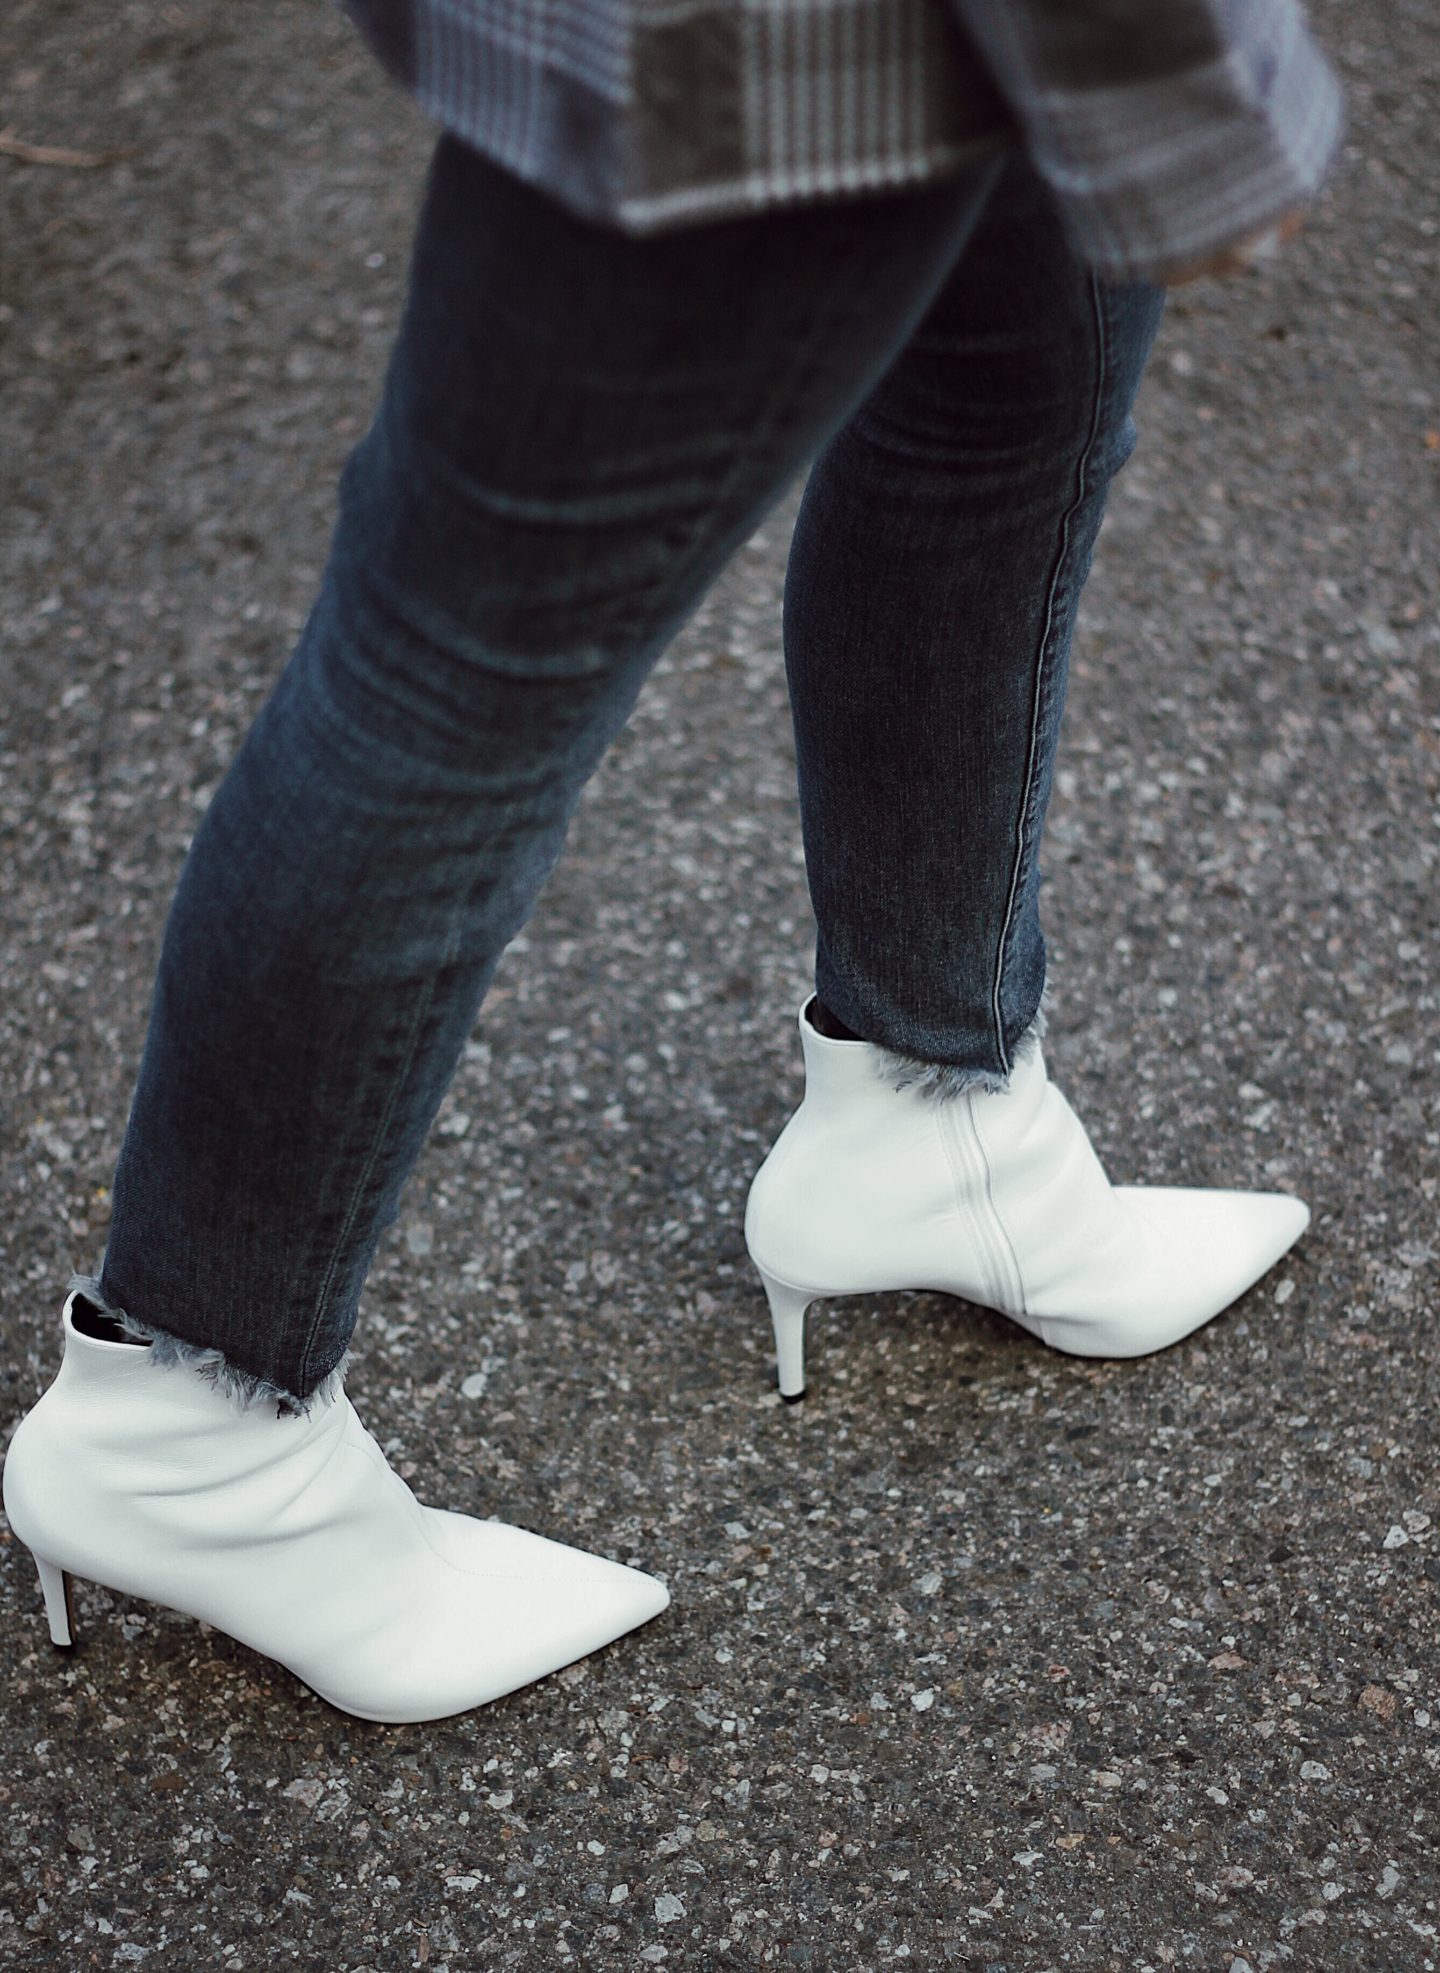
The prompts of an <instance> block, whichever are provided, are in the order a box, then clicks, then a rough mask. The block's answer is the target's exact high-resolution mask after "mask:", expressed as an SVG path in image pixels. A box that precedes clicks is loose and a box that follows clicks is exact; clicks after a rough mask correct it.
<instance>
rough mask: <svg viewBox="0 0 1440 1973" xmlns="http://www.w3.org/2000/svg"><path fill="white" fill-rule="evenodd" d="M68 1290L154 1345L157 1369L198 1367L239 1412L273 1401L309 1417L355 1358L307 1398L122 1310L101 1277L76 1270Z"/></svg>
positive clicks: (331, 1395)
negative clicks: (104, 1291) (107, 1292)
mask: <svg viewBox="0 0 1440 1973" xmlns="http://www.w3.org/2000/svg"><path fill="white" fill-rule="evenodd" d="M66 1294H67V1296H68V1295H83V1296H84V1297H85V1299H86V1301H87V1302H90V1303H91V1304H92V1305H93V1306H94V1307H95V1308H97V1309H98V1310H99V1311H100V1313H101V1314H102V1315H106V1316H108V1317H109V1318H110V1320H111V1321H112V1322H117V1323H119V1325H120V1327H121V1328H122V1329H123V1330H124V1331H125V1333H126V1335H127V1336H134V1337H135V1338H136V1340H137V1341H139V1342H144V1343H149V1344H150V1346H151V1359H150V1360H151V1362H152V1363H153V1364H154V1365H155V1366H156V1368H157V1369H161V1370H165V1369H177V1368H178V1369H185V1370H193V1371H194V1372H195V1374H196V1376H197V1377H199V1379H200V1380H201V1382H202V1383H205V1384H208V1385H209V1386H210V1388H211V1389H212V1390H214V1391H218V1392H219V1393H220V1395H221V1397H223V1398H224V1399H225V1400H226V1401H227V1403H228V1404H230V1405H231V1407H232V1408H233V1409H234V1410H236V1411H250V1410H258V1409H259V1408H260V1407H261V1406H262V1405H272V1404H273V1405H274V1406H275V1407H276V1409H277V1412H278V1414H279V1415H280V1416H281V1417H292V1418H308V1417H309V1416H310V1412H311V1408H312V1406H314V1405H317V1404H318V1405H320V1406H322V1407H323V1406H326V1405H329V1404H331V1403H333V1402H334V1401H335V1400H336V1399H338V1398H339V1397H340V1395H341V1393H342V1391H343V1390H344V1385H345V1373H346V1371H347V1370H348V1368H349V1366H350V1356H351V1352H350V1351H349V1350H348V1349H347V1350H346V1352H345V1354H344V1355H343V1356H342V1357H341V1358H340V1361H339V1362H338V1363H337V1364H336V1365H335V1367H334V1369H333V1370H331V1371H330V1372H329V1373H328V1375H327V1376H325V1377H323V1378H322V1379H321V1381H320V1382H319V1383H318V1384H317V1385H316V1386H315V1388H314V1390H312V1391H311V1392H310V1393H309V1395H308V1396H306V1397H303V1398H302V1397H297V1396H296V1395H295V1393H294V1392H293V1391H287V1390H286V1389H285V1387H284V1385H283V1384H274V1383H271V1381H270V1380H269V1378H267V1377H258V1376H256V1375H255V1374H254V1373H253V1372H252V1371H249V1370H241V1369H240V1367H239V1366H238V1365H237V1364H233V1363H231V1362H230V1360H229V1358H228V1357H227V1356H225V1354H224V1353H223V1351H221V1350H217V1349H211V1348H209V1347H207V1346H205V1345H204V1344H201V1343H187V1342H186V1341H185V1339H184V1337H183V1336H175V1335H172V1334H171V1333H170V1331H169V1330H168V1329H157V1328H156V1327H155V1325H154V1324H153V1323H150V1322H141V1321H139V1320H138V1319H137V1318H136V1317H135V1316H133V1315H131V1314H130V1312H129V1310H128V1309H123V1308H117V1307H116V1306H115V1304H114V1303H113V1302H108V1301H106V1299H105V1297H104V1295H102V1294H101V1292H100V1277H99V1276H98V1275H95V1274H72V1275H71V1277H70V1281H69V1285H68V1287H67V1289H66Z"/></svg>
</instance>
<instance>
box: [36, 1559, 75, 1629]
mask: <svg viewBox="0 0 1440 1973" xmlns="http://www.w3.org/2000/svg"><path fill="white" fill-rule="evenodd" d="M35 1567H36V1568H37V1569H38V1570H39V1571H40V1594H41V1595H42V1596H43V1597H44V1598H45V1615H46V1616H47V1617H48V1618H49V1619H50V1642H51V1643H52V1644H53V1645H54V1646H55V1648H56V1649H57V1650H58V1651H72V1650H73V1649H74V1648H75V1598H74V1596H73V1594H72V1592H71V1588H70V1575H69V1572H68V1570H65V1569H57V1568H56V1566H55V1564H54V1563H53V1562H42V1561H41V1559H40V1557H39V1556H38V1555H37V1556H36V1557H35Z"/></svg>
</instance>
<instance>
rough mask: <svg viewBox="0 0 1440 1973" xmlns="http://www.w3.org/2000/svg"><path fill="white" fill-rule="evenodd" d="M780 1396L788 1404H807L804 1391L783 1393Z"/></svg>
mask: <svg viewBox="0 0 1440 1973" xmlns="http://www.w3.org/2000/svg"><path fill="white" fill-rule="evenodd" d="M780 1396H781V1398H782V1399H783V1401H784V1402H785V1403H786V1404H803V1403H804V1402H805V1392H804V1391H782V1392H781V1393H780Z"/></svg>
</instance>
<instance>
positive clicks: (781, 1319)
mask: <svg viewBox="0 0 1440 1973" xmlns="http://www.w3.org/2000/svg"><path fill="white" fill-rule="evenodd" d="M756 1272H757V1273H758V1274H759V1276H760V1279H761V1281H763V1282H764V1284H765V1294H766V1298H767V1300H768V1301H769V1303H770V1322H771V1326H772V1327H773V1328H774V1331H775V1363H776V1368H777V1370H778V1372H779V1383H780V1395H781V1397H782V1398H784V1400H785V1402H786V1403H787V1404H798V1403H799V1402H800V1400H801V1398H803V1397H804V1395H805V1311H806V1309H808V1308H809V1306H810V1304H811V1302H813V1301H814V1299H815V1296H814V1294H813V1293H812V1292H811V1291H810V1290H809V1289H806V1288H792V1287H791V1286H790V1284H789V1282H788V1281H777V1280H776V1279H775V1277H774V1275H773V1274H767V1273H766V1272H765V1270H764V1268H763V1267H759V1266H758V1265H757V1268H756Z"/></svg>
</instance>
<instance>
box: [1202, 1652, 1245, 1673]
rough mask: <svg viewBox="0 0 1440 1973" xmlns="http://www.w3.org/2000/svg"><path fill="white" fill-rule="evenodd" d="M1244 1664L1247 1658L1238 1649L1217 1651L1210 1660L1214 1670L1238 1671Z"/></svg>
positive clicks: (1211, 1667)
mask: <svg viewBox="0 0 1440 1973" xmlns="http://www.w3.org/2000/svg"><path fill="white" fill-rule="evenodd" d="M1244 1664H1245V1660H1244V1659H1243V1658H1242V1657H1241V1656H1240V1653H1239V1652H1238V1651H1217V1652H1216V1653H1215V1656H1214V1657H1213V1658H1212V1659H1211V1660H1210V1669H1211V1671H1212V1672H1238V1671H1240V1670H1241V1669H1242V1668H1243V1666H1244Z"/></svg>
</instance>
